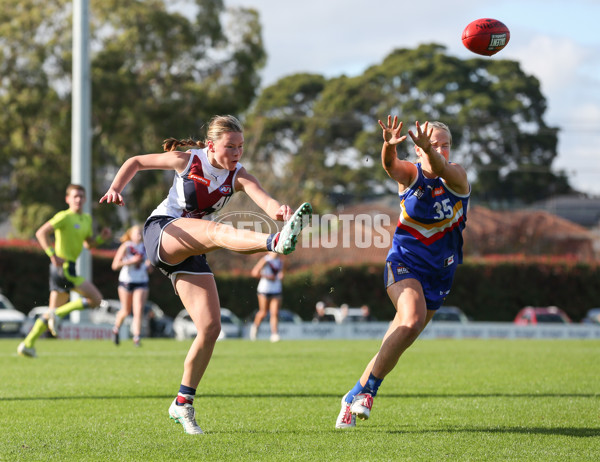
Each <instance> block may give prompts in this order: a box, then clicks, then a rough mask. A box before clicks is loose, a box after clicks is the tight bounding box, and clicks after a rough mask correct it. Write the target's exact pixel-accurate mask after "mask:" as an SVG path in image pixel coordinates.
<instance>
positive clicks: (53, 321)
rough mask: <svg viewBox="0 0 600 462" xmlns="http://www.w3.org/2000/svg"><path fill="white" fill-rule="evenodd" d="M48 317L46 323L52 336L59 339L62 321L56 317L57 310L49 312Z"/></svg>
mask: <svg viewBox="0 0 600 462" xmlns="http://www.w3.org/2000/svg"><path fill="white" fill-rule="evenodd" d="M46 315H47V316H48V319H47V321H46V322H47V324H48V330H49V331H50V333H51V334H52V337H57V336H58V335H57V332H58V323H59V321H60V318H59V317H58V316H56V311H55V310H48V311H47V312H46Z"/></svg>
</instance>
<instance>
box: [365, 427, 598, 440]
mask: <svg viewBox="0 0 600 462" xmlns="http://www.w3.org/2000/svg"><path fill="white" fill-rule="evenodd" d="M373 430H375V429H373ZM377 430H378V431H381V432H383V433H389V434H395V435H402V434H404V435H405V434H409V433H419V434H426V433H516V434H524V435H534V434H535V435H548V436H556V435H560V436H574V437H576V438H597V437H598V436H600V427H556V428H550V427H500V428H498V427H463V428H440V429H434V428H427V429H424V430H385V429H384V428H381V427H380V428H378V429H377ZM377 430H375V431H377Z"/></svg>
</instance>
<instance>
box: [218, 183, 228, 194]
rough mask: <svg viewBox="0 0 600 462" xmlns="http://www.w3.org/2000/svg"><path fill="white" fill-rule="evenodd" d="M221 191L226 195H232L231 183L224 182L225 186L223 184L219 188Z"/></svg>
mask: <svg viewBox="0 0 600 462" xmlns="http://www.w3.org/2000/svg"><path fill="white" fill-rule="evenodd" d="M219 192H220V193H221V194H225V195H226V196H228V195H230V194H231V185H229V184H224V185H223V186H221V187H220V188H219Z"/></svg>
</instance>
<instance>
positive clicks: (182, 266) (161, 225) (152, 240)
mask: <svg viewBox="0 0 600 462" xmlns="http://www.w3.org/2000/svg"><path fill="white" fill-rule="evenodd" d="M174 220H177V218H173V217H169V216H154V217H150V218H148V219H147V220H146V223H145V224H144V247H145V248H146V252H147V253H148V259H149V260H150V263H152V265H153V266H155V267H157V268H158V269H159V270H160V271H161V272H162V273H163V274H164V275H165V276H168V277H169V278H170V279H171V282H172V283H173V287H175V278H176V277H177V274H180V273H182V274H213V273H212V271H211V269H210V266H208V263H207V261H206V255H204V254H202V255H192V256H191V257H188V258H186V259H185V260H183V261H182V262H180V263H177V264H175V265H170V264H169V263H166V262H164V261H162V260H161V259H160V256H159V255H158V250H159V248H160V240H161V238H162V233H163V230H164V229H165V227H166V226H167V225H168V224H169V223H171V222H172V221H174Z"/></svg>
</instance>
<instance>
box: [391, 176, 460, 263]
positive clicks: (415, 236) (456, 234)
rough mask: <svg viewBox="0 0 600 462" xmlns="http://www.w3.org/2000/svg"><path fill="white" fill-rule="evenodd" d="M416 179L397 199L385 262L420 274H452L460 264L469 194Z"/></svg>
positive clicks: (435, 181) (439, 182) (432, 180)
mask: <svg viewBox="0 0 600 462" xmlns="http://www.w3.org/2000/svg"><path fill="white" fill-rule="evenodd" d="M417 171H418V174H417V178H416V179H415V181H414V182H413V183H412V184H411V185H410V186H409V187H408V188H407V189H406V190H404V191H402V192H401V193H399V196H400V218H399V220H398V226H397V227H396V232H395V234H394V239H393V242H392V248H391V249H390V251H389V253H388V257H387V259H388V260H389V261H392V262H394V261H399V262H402V263H404V264H405V265H407V266H408V267H409V268H411V269H414V270H416V271H421V272H430V271H438V270H444V269H445V270H451V271H452V270H454V269H455V268H456V265H457V264H459V263H462V246H463V238H462V231H463V229H464V227H465V223H466V221H467V206H468V202H469V194H464V195H463V194H458V193H456V192H454V191H452V189H450V187H449V186H448V185H447V184H446V183H445V182H444V181H442V179H441V178H439V177H437V178H426V177H425V175H424V174H423V171H422V169H421V164H417Z"/></svg>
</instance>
